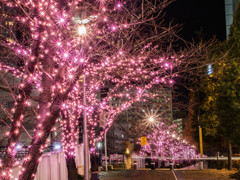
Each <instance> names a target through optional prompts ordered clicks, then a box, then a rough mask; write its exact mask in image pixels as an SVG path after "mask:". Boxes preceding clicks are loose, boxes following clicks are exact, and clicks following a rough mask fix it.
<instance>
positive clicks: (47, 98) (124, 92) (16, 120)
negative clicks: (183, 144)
mask: <svg viewBox="0 0 240 180" xmlns="http://www.w3.org/2000/svg"><path fill="white" fill-rule="evenodd" d="M169 3H170V1H168V0H159V1H157V0H156V2H152V3H150V2H148V1H142V2H141V3H140V2H135V3H133V2H132V1H123V2H120V1H116V2H115V1H104V0H99V1H81V0H80V1H77V0H69V1H65V0H41V1H38V0H19V1H11V0H9V1H7V0H6V1H2V2H1V5H2V10H3V13H2V14H3V16H2V17H3V18H2V23H1V40H0V44H1V47H3V48H4V49H7V50H8V52H9V53H11V55H12V56H13V58H12V59H11V61H7V59H6V58H4V57H2V58H1V65H0V69H1V71H4V70H6V71H8V73H11V74H12V75H13V76H14V77H16V78H18V79H19V81H20V83H19V84H18V88H17V89H16V91H14V92H12V91H11V90H10V89H11V88H9V92H10V93H11V94H12V96H13V97H14V98H13V99H14V100H15V101H14V104H13V108H12V109H11V116H10V117H9V118H10V119H11V121H12V123H11V129H10V132H9V141H8V148H7V150H6V155H5V157H4V159H3V162H2V165H1V174H0V177H1V179H9V178H10V176H11V168H12V167H13V163H14V158H15V155H16V152H17V151H16V145H17V143H18V141H19V137H20V134H21V129H22V123H23V121H24V120H25V113H26V111H27V109H28V106H29V108H30V107H31V106H36V108H37V110H35V114H36V115H35V117H34V118H33V121H35V122H36V125H35V128H34V134H33V137H32V142H31V146H30V148H29V153H28V155H27V157H26V158H25V161H24V163H23V166H22V170H21V172H20V177H19V179H20V180H23V179H24V180H25V179H33V178H34V176H35V173H36V170H37V165H38V163H39V161H40V160H41V155H42V153H43V150H44V148H45V147H46V144H47V139H48V137H49V134H50V133H51V132H52V131H53V130H54V129H55V128H54V125H55V124H56V120H57V118H59V117H61V121H62V122H61V125H62V128H63V129H62V130H63V134H64V135H63V146H64V151H65V154H66V155H67V162H68V157H70V156H71V155H73V156H74V152H73V151H74V150H75V145H76V139H75V138H76V134H77V126H76V124H77V120H78V118H79V117H80V115H81V113H82V109H83V103H82V84H81V82H80V81H79V80H80V77H82V76H83V75H84V76H85V77H86V80H87V100H88V105H87V117H88V124H89V126H88V133H89V144H90V151H91V152H92V153H94V152H95V142H96V141H97V140H101V139H102V137H103V135H104V133H106V132H107V130H108V129H109V127H110V126H111V125H112V123H113V121H114V119H115V118H116V116H117V115H118V114H119V113H120V112H121V111H123V110H124V109H126V108H128V107H130V106H131V105H132V104H133V103H134V102H138V101H140V100H141V97H142V96H143V94H144V93H143V92H144V91H145V90H146V89H150V88H152V86H153V85H156V84H159V88H164V86H170V85H173V84H174V80H173V79H174V78H176V77H177V76H178V75H180V74H181V73H183V72H194V70H195V71H196V67H198V66H199V65H201V66H204V65H205V64H206V63H207V62H206V60H204V61H202V59H200V57H202V56H203V55H205V46H201V45H197V46H194V45H190V44H189V45H187V44H186V49H184V50H182V49H180V48H177V47H176V39H177V36H176V35H175V32H174V28H172V27H168V28H165V27H163V26H162V24H161V23H160V22H161V21H160V17H161V16H160V15H161V12H162V10H163V8H164V7H166V5H168V4H169ZM139 6H140V7H141V8H138V7H139ZM174 45H175V49H174V48H172V47H173V46H174ZM198 73H199V72H198ZM106 86H109V88H110V91H109V92H108V94H107V97H106V98H104V99H103V100H102V101H99V100H98V98H97V94H98V93H99V89H100V88H101V87H106ZM31 94H34V95H35V96H36V97H37V98H36V100H37V103H33V101H32V99H31V97H30V96H31ZM116 100H119V101H118V102H119V103H118V104H117V105H116V104H115V103H113V102H115V101H116ZM32 104H34V105H32ZM103 112H108V115H107V117H106V124H105V126H104V128H103V130H102V131H101V132H100V135H99V136H97V137H96V136H95V131H94V128H95V127H96V126H97V123H99V121H100V120H99V119H98V118H97V116H99V115H100V114H101V113H103ZM70 135H71V137H70ZM70 159H73V158H70Z"/></svg>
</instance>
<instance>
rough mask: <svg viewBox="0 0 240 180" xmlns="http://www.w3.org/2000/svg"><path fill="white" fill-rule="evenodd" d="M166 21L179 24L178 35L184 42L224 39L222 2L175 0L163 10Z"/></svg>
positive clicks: (219, 0) (222, 0)
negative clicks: (180, 28)
mask: <svg viewBox="0 0 240 180" xmlns="http://www.w3.org/2000/svg"><path fill="white" fill-rule="evenodd" d="M165 13H166V15H165V18H166V20H167V21H170V20H173V22H174V24H181V25H182V30H181V31H180V32H179V35H180V36H181V37H183V38H184V39H186V40H189V41H191V40H192V39H194V40H199V38H198V37H199V35H197V34H202V35H200V36H202V37H203V39H204V40H208V39H210V38H211V37H212V36H216V37H217V38H218V39H219V40H224V39H225V37H226V35H225V34H226V30H225V7H224V0H176V1H175V2H173V3H172V4H171V5H169V7H167V8H166V10H165Z"/></svg>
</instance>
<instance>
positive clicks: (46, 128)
mask: <svg viewBox="0 0 240 180" xmlns="http://www.w3.org/2000/svg"><path fill="white" fill-rule="evenodd" d="M76 72H77V74H76V77H75V79H74V80H73V81H71V82H70V83H69V84H67V85H66V86H67V87H68V88H67V90H66V91H65V93H58V94H57V95H56V97H55V98H54V100H53V103H52V105H51V107H50V108H49V114H48V116H44V117H45V118H46V119H45V120H42V124H41V126H42V130H43V131H42V135H41V137H38V136H37V134H35V136H34V138H33V139H32V143H31V147H30V149H29V152H28V157H29V160H26V161H25V162H24V163H23V166H22V170H23V169H24V170H23V171H22V173H21V174H20V176H19V180H32V179H34V174H35V173H36V171H37V166H38V163H39V158H40V157H41V155H42V152H41V150H42V149H43V148H44V145H45V143H46V140H47V138H48V136H49V134H50V132H51V129H52V128H53V126H54V125H55V122H56V119H57V117H59V113H60V106H59V102H63V101H64V100H66V99H67V96H68V93H69V92H70V91H71V90H72V88H73V86H74V84H75V82H76V81H77V80H78V78H79V76H80V74H82V68H81V67H79V68H78V69H77V71H76ZM59 78H60V77H59ZM39 111H40V109H39Z"/></svg>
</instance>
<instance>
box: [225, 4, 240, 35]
mask: <svg viewBox="0 0 240 180" xmlns="http://www.w3.org/2000/svg"><path fill="white" fill-rule="evenodd" d="M239 2H240V0H225V21H226V35H227V36H228V35H229V33H230V26H231V24H232V22H233V14H234V12H235V11H236V9H237V6H238V3H239Z"/></svg>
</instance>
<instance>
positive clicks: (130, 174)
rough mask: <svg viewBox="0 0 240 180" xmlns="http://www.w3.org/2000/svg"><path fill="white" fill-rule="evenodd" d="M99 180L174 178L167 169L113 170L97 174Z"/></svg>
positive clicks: (171, 179) (158, 179)
mask: <svg viewBox="0 0 240 180" xmlns="http://www.w3.org/2000/svg"><path fill="white" fill-rule="evenodd" d="M99 178H100V180H125V179H126V180H175V177H174V175H173V173H172V172H171V171H169V170H135V171H134V170H113V171H108V172H104V171H102V172H101V173H100V174H99Z"/></svg>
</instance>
